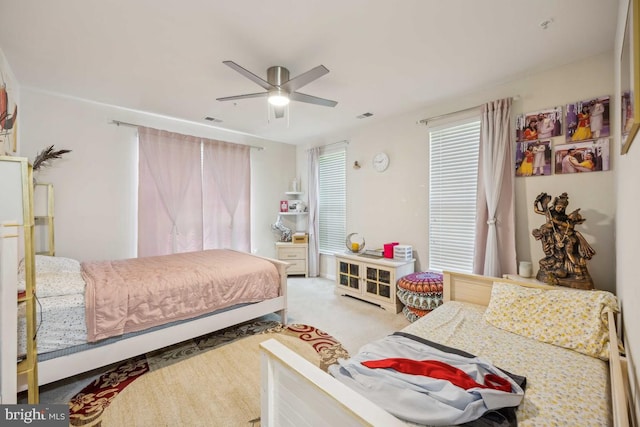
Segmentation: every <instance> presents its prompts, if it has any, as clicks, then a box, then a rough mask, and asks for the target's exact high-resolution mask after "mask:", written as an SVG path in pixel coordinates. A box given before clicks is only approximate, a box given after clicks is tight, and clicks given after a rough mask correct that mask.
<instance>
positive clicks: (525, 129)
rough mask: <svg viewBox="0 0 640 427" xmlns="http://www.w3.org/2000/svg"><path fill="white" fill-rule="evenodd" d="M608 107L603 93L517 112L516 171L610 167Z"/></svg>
mask: <svg viewBox="0 0 640 427" xmlns="http://www.w3.org/2000/svg"><path fill="white" fill-rule="evenodd" d="M609 111H610V105H609V96H602V97H597V98H590V99H585V100H582V101H577V102H574V103H571V104H567V105H566V106H565V107H564V109H563V107H562V106H558V107H553V108H548V109H544V110H540V111H533V112H530V113H525V114H521V115H519V116H517V117H516V149H515V175H516V176H518V177H530V176H544V175H551V174H567V173H585V172H600V171H608V170H609V153H610V151H609V139H610V138H609V136H610V122H609ZM563 113H564V114H563ZM563 135H564V138H563V139H562V140H561V143H558V140H556V143H555V144H552V138H555V137H560V136H563Z"/></svg>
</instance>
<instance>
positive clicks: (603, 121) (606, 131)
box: [565, 96, 610, 141]
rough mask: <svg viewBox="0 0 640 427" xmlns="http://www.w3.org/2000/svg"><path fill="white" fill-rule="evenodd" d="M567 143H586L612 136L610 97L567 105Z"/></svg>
mask: <svg viewBox="0 0 640 427" xmlns="http://www.w3.org/2000/svg"><path fill="white" fill-rule="evenodd" d="M566 111H567V113H566V117H565V123H566V124H567V132H566V134H567V138H566V139H567V141H586V140H588V139H598V138H602V137H606V136H609V135H610V126H609V96H601V97H599V98H590V99H585V100H584V101H578V102H574V103H571V104H567V109H566Z"/></svg>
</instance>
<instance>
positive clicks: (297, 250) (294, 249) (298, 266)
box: [276, 242, 309, 277]
mask: <svg viewBox="0 0 640 427" xmlns="http://www.w3.org/2000/svg"><path fill="white" fill-rule="evenodd" d="M308 248H309V244H308V243H289V242H277V243H276V258H278V259H279V260H280V261H285V262H286V263H288V264H289V268H287V276H293V275H297V274H299V275H304V277H308V274H309V267H308V266H309V264H308V255H307V251H308Z"/></svg>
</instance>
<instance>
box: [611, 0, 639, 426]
mask: <svg viewBox="0 0 640 427" xmlns="http://www.w3.org/2000/svg"><path fill="white" fill-rule="evenodd" d="M628 3H629V2H628V1H626V0H625V1H621V2H620V3H619V14H618V34H617V36H616V49H615V52H616V54H615V55H614V64H615V65H616V67H615V70H616V76H618V75H619V74H620V70H619V67H620V64H619V61H617V60H616V58H620V57H621V52H622V40H623V36H624V29H625V25H624V23H625V22H626V16H627V7H628ZM634 50H635V52H636V55H637V54H638V52H639V51H640V49H639V48H638V47H636V48H635V49H634ZM636 63H637V61H636ZM618 80H619V78H617V79H616V86H618V84H619V82H618ZM636 90H637V89H636ZM620 95H621V94H620V91H619V89H618V90H617V91H616V98H617V99H619V97H620ZM616 125H617V126H616V130H617V131H618V132H619V129H620V124H619V122H616ZM619 152H620V141H617V145H616V158H617V160H618V162H617V168H616V174H615V176H616V185H615V187H616V224H615V236H616V254H617V256H616V262H617V263H616V279H617V280H616V281H617V283H616V289H617V294H618V297H619V298H620V301H621V302H622V316H623V325H624V342H625V348H626V351H627V360H628V364H629V368H630V371H631V375H630V377H631V381H630V383H631V393H632V400H631V401H632V402H635V413H636V417H637V418H636V419H637V421H638V422H640V366H638V364H639V363H640V328H639V327H638V325H640V310H638V307H640V281H639V280H638V253H639V251H640V221H638V212H640V187H639V186H638V183H640V168H638V164H640V135H636V138H635V140H634V141H633V143H632V145H631V146H630V148H629V151H628V153H627V154H625V155H619V154H618V153H619Z"/></svg>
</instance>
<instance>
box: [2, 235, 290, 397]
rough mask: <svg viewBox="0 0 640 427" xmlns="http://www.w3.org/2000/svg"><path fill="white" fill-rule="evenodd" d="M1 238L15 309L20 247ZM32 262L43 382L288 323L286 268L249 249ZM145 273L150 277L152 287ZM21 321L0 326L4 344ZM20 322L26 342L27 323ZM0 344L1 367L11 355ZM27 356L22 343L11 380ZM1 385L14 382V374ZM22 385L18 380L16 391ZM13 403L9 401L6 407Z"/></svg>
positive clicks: (5, 280) (44, 258) (12, 240)
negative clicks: (265, 319) (272, 319)
mask: <svg viewBox="0 0 640 427" xmlns="http://www.w3.org/2000/svg"><path fill="white" fill-rule="evenodd" d="M5 228H6V227H5ZM16 234H17V233H16ZM0 240H1V242H2V243H1V245H2V248H0V253H1V254H2V257H1V259H0V262H1V265H0V270H2V272H3V278H2V286H3V288H5V289H3V295H14V297H13V301H9V302H7V303H6V304H13V305H14V307H15V301H16V300H15V295H16V292H17V290H19V288H20V285H19V283H20V277H19V268H18V262H17V260H16V258H17V257H16V254H17V253H18V251H17V249H16V247H17V245H18V242H17V239H16V238H3V239H0ZM217 260H220V261H217ZM149 262H150V264H149ZM35 264H36V281H35V282H36V296H37V301H38V305H39V307H40V308H39V310H38V314H37V319H38V329H37V341H38V383H39V384H40V385H42V384H47V383H50V382H54V381H57V380H60V379H63V378H68V377H71V376H73V375H76V374H79V373H83V372H87V371H90V370H93V369H96V368H99V367H102V366H106V365H109V364H112V363H115V362H118V361H121V360H124V359H127V358H130V357H134V356H136V355H140V354H143V353H146V352H149V351H152V350H156V349H159V348H162V347H166V346H169V345H171V344H175V343H178V342H181V341H184V340H187V339H190V338H194V337H197V336H200V335H204V334H206V333H209V332H213V331H217V330H220V329H223V328H226V327H229V326H232V325H236V324H239V323H242V322H245V321H248V320H251V319H255V318H257V317H260V316H263V315H267V314H270V313H278V314H279V315H280V316H281V318H282V322H283V323H286V320H287V314H286V308H287V298H286V295H287V294H286V290H287V282H286V280H287V275H286V268H287V267H288V264H286V263H284V262H281V261H278V260H274V259H269V258H265V257H260V256H256V255H252V254H248V253H243V252H237V251H231V250H210V251H201V252H193V253H189V254H175V255H169V256H163V257H149V258H136V259H131V260H121V261H107V262H91V263H83V264H82V266H81V263H79V262H78V261H76V260H73V259H69V258H61V257H47V256H41V255H36V256H35ZM210 266H215V270H214V269H210ZM140 268H142V270H140ZM149 275H151V276H155V277H154V278H153V279H154V280H155V281H154V282H153V283H151V282H148V281H147V276H149ZM221 277H223V278H224V280H222V279H221ZM187 279H189V280H191V282H189V281H187ZM154 283H155V284H154ZM131 285H132V286H131ZM255 285H257V286H255ZM6 287H10V288H12V289H13V290H10V291H9V292H7V289H6ZM5 298H6V299H10V298H8V297H5ZM85 301H87V302H88V305H85ZM105 304H106V305H105ZM91 313H93V315H92V314H91ZM87 314H88V316H87ZM18 318H20V319H22V318H23V316H15V317H14V318H13V319H14V320H13V321H12V322H10V323H9V324H7V321H6V320H3V325H2V336H0V338H2V340H3V342H6V341H5V339H7V337H11V336H12V335H13V336H14V337H15V332H13V331H15V330H16V322H18ZM18 323H19V324H22V327H20V328H19V329H22V331H21V332H20V333H19V339H23V336H24V335H25V333H24V331H23V330H24V324H23V323H24V322H18ZM9 339H10V338H9ZM5 348H7V346H3V355H2V356H3V361H6V360H7V359H11V357H10V355H8V354H7V353H6V352H5ZM23 351H24V345H22V344H18V349H17V351H16V353H17V354H16V355H14V356H13V358H12V359H13V361H14V362H13V363H14V371H13V372H14V374H15V361H16V356H19V355H20V354H22V353H23ZM1 380H2V382H3V383H5V382H7V381H10V380H11V378H10V375H5V374H3V375H2V378H1ZM14 381H15V380H14ZM25 387H26V382H25V379H24V378H20V379H19V382H18V389H24V388H25ZM9 399H10V398H7V397H6V396H5V397H4V398H3V403H5V402H7V403H10V400H9Z"/></svg>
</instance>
